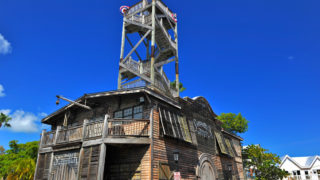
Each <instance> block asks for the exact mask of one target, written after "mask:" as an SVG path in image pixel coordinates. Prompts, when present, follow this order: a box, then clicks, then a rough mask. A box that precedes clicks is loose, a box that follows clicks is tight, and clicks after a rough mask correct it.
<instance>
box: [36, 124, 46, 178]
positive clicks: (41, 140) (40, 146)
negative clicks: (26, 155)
mask: <svg viewBox="0 0 320 180" xmlns="http://www.w3.org/2000/svg"><path fill="white" fill-rule="evenodd" d="M45 133H46V130H42V132H41V138H40V144H39V150H41V149H42V147H43V146H42V145H43V141H44V135H45ZM39 163H40V151H39V152H38V158H37V164H36V169H35V171H34V178H33V179H34V180H36V177H37V171H38V168H39V167H38V165H39Z"/></svg>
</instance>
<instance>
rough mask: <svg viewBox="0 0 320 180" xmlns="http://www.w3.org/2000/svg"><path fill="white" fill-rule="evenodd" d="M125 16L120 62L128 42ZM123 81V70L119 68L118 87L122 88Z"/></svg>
mask: <svg viewBox="0 0 320 180" xmlns="http://www.w3.org/2000/svg"><path fill="white" fill-rule="evenodd" d="M125 19H126V18H125V17H123V24H122V37H121V38H122V39H121V51H120V63H121V62H122V60H123V56H124V46H125V43H126V39H125V35H126V22H125ZM121 81H122V75H121V72H120V70H119V74H118V89H120V88H121Z"/></svg>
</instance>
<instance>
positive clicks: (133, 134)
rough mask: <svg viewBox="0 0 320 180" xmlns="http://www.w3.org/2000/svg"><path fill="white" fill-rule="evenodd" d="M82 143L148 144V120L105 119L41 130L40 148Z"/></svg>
mask: <svg viewBox="0 0 320 180" xmlns="http://www.w3.org/2000/svg"><path fill="white" fill-rule="evenodd" d="M71 143H82V144H86V145H94V144H101V143H107V144H108V143H109V144H149V143H150V120H146V119H105V120H104V121H96V122H91V123H89V122H88V121H87V120H85V122H84V123H83V125H81V126H76V127H67V128H62V127H58V128H57V130H55V131H50V132H46V131H43V132H42V136H41V146H40V147H41V148H49V147H53V146H58V145H59V146H61V145H67V144H71Z"/></svg>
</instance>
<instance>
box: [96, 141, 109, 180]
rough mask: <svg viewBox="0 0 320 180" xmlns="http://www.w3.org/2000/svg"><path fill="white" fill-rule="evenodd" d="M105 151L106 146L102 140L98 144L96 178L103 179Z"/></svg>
mask: <svg viewBox="0 0 320 180" xmlns="http://www.w3.org/2000/svg"><path fill="white" fill-rule="evenodd" d="M106 153H107V146H106V144H105V143H104V142H103V143H102V144H101V145H100V156H99V168H98V178H97V180H103V175H104V166H105V160H106Z"/></svg>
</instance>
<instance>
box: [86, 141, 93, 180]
mask: <svg viewBox="0 0 320 180" xmlns="http://www.w3.org/2000/svg"><path fill="white" fill-rule="evenodd" d="M91 157H92V147H90V153H89V162H88V173H87V180H90V169H91Z"/></svg>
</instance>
